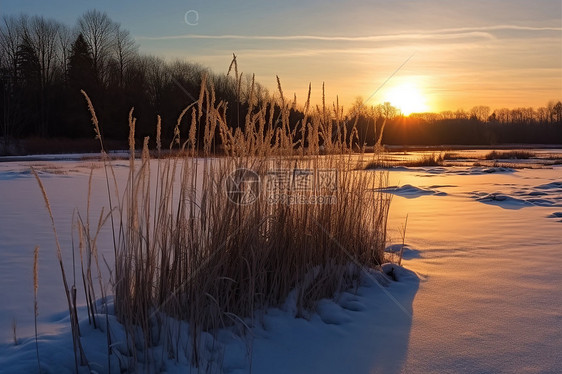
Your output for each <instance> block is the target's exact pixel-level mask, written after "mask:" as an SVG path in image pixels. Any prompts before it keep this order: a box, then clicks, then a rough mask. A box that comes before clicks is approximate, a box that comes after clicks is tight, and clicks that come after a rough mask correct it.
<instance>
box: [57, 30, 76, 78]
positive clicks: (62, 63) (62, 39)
mask: <svg viewBox="0 0 562 374" xmlns="http://www.w3.org/2000/svg"><path fill="white" fill-rule="evenodd" d="M74 40H76V32H74V31H73V30H72V29H71V28H70V27H68V26H66V25H61V26H60V27H59V32H58V44H57V47H58V53H57V56H58V58H59V67H60V69H61V71H62V76H63V81H64V82H65V83H66V82H67V81H68V58H69V57H70V50H71V48H72V43H73V41H74Z"/></svg>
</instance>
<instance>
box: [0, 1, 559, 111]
mask: <svg viewBox="0 0 562 374" xmlns="http://www.w3.org/2000/svg"><path fill="white" fill-rule="evenodd" d="M92 7H95V8H97V9H99V10H102V11H106V12H107V13H108V15H109V16H110V17H111V18H112V19H113V20H114V21H117V22H120V23H121V24H122V25H123V27H124V28H126V29H128V30H129V31H131V33H132V34H133V35H134V36H135V38H136V39H137V41H138V43H139V44H140V46H141V51H142V52H143V53H147V54H154V55H157V56H160V57H164V58H166V59H168V60H173V59H176V58H179V59H187V60H190V61H194V62H198V63H201V64H203V65H206V66H209V67H211V68H212V69H214V70H215V71H217V72H221V71H224V72H226V69H227V68H228V65H229V63H230V58H231V56H232V53H233V52H234V53H236V54H237V56H238V59H239V65H240V69H241V70H242V71H244V72H245V73H249V74H250V73H256V76H257V78H258V80H259V81H261V82H262V83H264V84H265V85H266V86H268V87H269V88H270V89H271V90H274V87H275V76H276V75H279V76H280V78H281V81H282V83H283V88H284V91H285V93H286V94H288V95H289V94H290V95H291V96H292V93H293V92H295V93H297V95H298V96H299V97H300V98H301V101H303V100H304V96H305V94H306V89H307V87H308V83H309V82H312V86H313V89H314V90H315V92H314V96H313V98H316V99H317V98H319V97H320V88H321V86H322V82H326V87H327V94H328V97H329V98H331V99H334V100H335V95H336V94H338V95H339V97H340V101H342V102H344V103H350V102H351V101H353V100H354V99H355V97H357V96H362V97H364V98H367V97H369V96H371V94H372V93H373V92H374V91H376V89H377V88H378V87H380V85H381V84H382V83H383V82H384V81H385V80H386V79H387V78H388V77H389V76H390V75H391V74H392V73H393V72H395V70H396V69H397V68H398V67H399V66H400V65H401V64H402V63H403V62H404V61H406V60H407V59H408V58H409V57H410V56H412V57H411V59H410V60H408V62H407V64H406V65H404V67H403V68H402V69H401V70H400V71H398V72H397V73H396V74H395V75H394V76H393V77H392V78H391V79H390V80H389V81H388V83H387V84H386V85H385V86H384V87H383V88H382V89H380V90H379V91H377V93H376V94H375V95H374V96H373V98H372V101H371V102H370V103H373V104H374V103H376V102H382V101H385V100H386V99H387V98H388V97H389V92H390V91H392V90H394V91H396V90H397V89H398V92H400V89H401V88H400V87H414V89H415V90H417V91H418V93H421V95H422V96H423V98H424V101H425V108H426V109H431V110H445V109H452V110H455V109H457V108H465V109H470V107H472V106H474V105H479V104H485V105H490V106H492V107H493V108H495V107H518V106H542V105H545V104H546V102H547V101H548V100H553V99H556V100H559V99H561V96H562V2H561V1H560V0H535V1H522V0H495V1H494V0H488V1H481V0H476V1H454V0H447V1H445V0H441V1H429V0H416V1H403V0H402V1H401V0H395V1H392V0H385V1H383V0H375V1H318V0H312V1H307V0H301V1H295V0H287V1H250V0H245V1H224V0H219V1H185V0H184V1H177V0H164V1H160V2H157V1H132V0H113V1H106V0H100V1H95V2H92V1H85V0H73V1H70V0H49V1H45V0H43V1H41V0H17V1H16V0H10V1H6V0H0V13H1V14H18V13H20V12H23V13H27V14H30V15H31V14H38V15H44V16H46V17H50V18H55V19H57V20H60V21H62V22H64V23H67V24H70V25H72V24H74V23H75V21H76V19H77V18H78V17H79V16H80V15H81V14H82V13H83V12H85V11H86V10H88V9H91V8H92ZM186 21H187V22H186Z"/></svg>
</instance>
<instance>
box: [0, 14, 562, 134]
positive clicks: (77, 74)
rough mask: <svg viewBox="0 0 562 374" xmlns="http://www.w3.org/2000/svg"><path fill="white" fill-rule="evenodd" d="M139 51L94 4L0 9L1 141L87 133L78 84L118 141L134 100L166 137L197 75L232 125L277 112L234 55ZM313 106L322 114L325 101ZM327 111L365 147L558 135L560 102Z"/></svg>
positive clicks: (141, 125)
mask: <svg viewBox="0 0 562 374" xmlns="http://www.w3.org/2000/svg"><path fill="white" fill-rule="evenodd" d="M138 49H139V47H138V44H137V43H136V42H135V40H134V38H133V37H132V36H131V34H130V33H129V31H127V30H126V29H124V28H123V27H122V26H121V25H120V24H119V23H117V22H115V21H113V20H112V19H110V18H109V16H108V15H107V14H106V13H103V12H100V11H98V10H90V11H87V12H86V13H84V14H83V15H82V16H81V17H80V18H79V19H78V20H77V22H76V24H75V25H73V26H68V25H65V24H62V23H60V22H58V21H56V20H53V19H47V18H45V17H42V16H31V17H30V16H27V15H19V16H13V15H12V16H9V15H6V16H3V17H2V19H1V22H0V112H1V113H0V129H1V132H0V137H2V139H3V140H4V142H7V141H8V140H10V139H21V138H29V137H39V138H49V137H59V138H60V137H64V138H91V137H92V136H93V130H92V127H91V124H90V119H89V114H88V112H87V110H86V108H85V104H84V100H83V98H82V96H81V95H80V90H81V89H83V90H85V91H86V92H87V93H88V95H89V96H90V97H91V98H92V100H93V102H94V105H95V107H96V112H97V115H98V118H99V120H100V122H101V123H102V124H103V132H104V134H103V136H104V137H106V138H109V139H119V140H125V139H126V138H127V136H128V121H127V116H128V112H129V109H130V108H131V107H135V117H137V129H136V134H137V136H138V137H139V138H142V137H144V136H151V137H152V138H153V139H154V136H153V135H154V133H155V123H156V117H157V115H161V117H162V138H163V139H171V138H173V135H174V134H173V131H174V127H175V125H176V120H177V118H178V115H179V114H180V113H181V111H182V110H183V109H184V108H185V107H186V106H187V105H189V104H191V103H193V102H194V101H196V100H197V98H198V95H199V92H200V86H201V83H202V80H203V77H205V80H206V82H208V83H209V84H210V86H212V87H213V93H214V95H215V96H216V99H217V100H218V101H224V102H225V103H228V110H227V111H226V113H225V116H226V118H225V119H226V120H227V123H228V124H229V125H230V126H232V127H237V126H243V124H244V120H243V119H244V118H245V117H246V115H247V112H248V110H249V109H248V108H260V107H265V108H266V110H268V111H273V113H274V114H275V113H277V112H279V111H280V107H279V106H278V105H277V104H276V101H275V95H272V94H270V93H269V92H268V90H267V89H266V88H264V87H263V86H262V85H260V84H259V83H255V82H254V80H253V77H251V76H249V75H246V76H243V74H242V73H239V72H238V68H237V65H236V59H234V60H233V65H231V67H230V69H229V73H228V74H226V75H225V74H215V73H213V72H211V71H209V70H208V69H206V68H205V67H203V66H201V65H198V64H195V63H190V62H186V61H179V60H178V61H173V62H165V61H164V60H163V59H161V58H158V57H155V56H149V55H143V54H140V53H139V51H138ZM250 87H253V89H250ZM250 91H251V93H250ZM250 97H251V99H252V103H251V105H249V103H248V101H249V99H250ZM295 101H296V100H295ZM318 111H322V115H323V116H326V108H325V107H324V108H322V109H318ZM328 111H329V110H328ZM331 116H332V117H333V118H334V120H333V123H332V125H333V126H341V125H342V124H343V125H345V126H347V127H349V131H351V128H352V127H353V126H355V127H356V128H357V133H358V134H359V135H360V136H359V138H360V144H361V145H363V144H364V145H372V144H373V143H374V142H375V141H376V139H377V138H378V137H380V134H383V138H382V139H381V141H382V142H383V143H388V144H443V143H447V144H453V143H458V144H489V143H491V142H536V140H540V142H543V143H544V142H546V141H545V140H548V143H552V142H557V143H562V134H560V128H562V126H559V125H560V124H561V123H562V104H561V103H560V101H558V102H554V101H553V102H549V103H548V105H546V106H545V107H541V108H538V109H533V108H517V109H499V110H495V111H491V110H490V108H489V107H487V106H478V107H474V108H473V109H472V110H470V111H469V112H465V111H463V110H459V111H456V112H451V111H448V112H442V113H419V114H413V115H411V116H409V117H405V116H402V115H401V114H400V112H399V111H398V110H397V109H396V108H394V107H393V106H392V105H390V104H389V103H384V104H380V105H375V106H366V105H365V104H363V103H362V101H361V100H358V101H357V102H356V103H355V104H353V105H352V106H351V108H350V109H349V110H348V111H347V114H346V116H345V121H343V122H342V121H341V119H342V117H343V116H342V114H341V113H340V108H339V106H338V108H334V113H333V114H331ZM304 117H305V115H304V110H303V108H299V107H298V106H297V105H296V104H294V105H293V106H292V107H291V116H290V118H291V121H290V124H289V125H290V126H291V128H296V127H298V126H299V121H301V122H302V120H303V118H304ZM336 118H337V120H336ZM241 119H242V120H241ZM537 125H541V126H537ZM384 127H385V129H384V131H382V130H383V128H384ZM514 134H515V135H518V136H514ZM531 135H532V136H531ZM538 135H540V136H538Z"/></svg>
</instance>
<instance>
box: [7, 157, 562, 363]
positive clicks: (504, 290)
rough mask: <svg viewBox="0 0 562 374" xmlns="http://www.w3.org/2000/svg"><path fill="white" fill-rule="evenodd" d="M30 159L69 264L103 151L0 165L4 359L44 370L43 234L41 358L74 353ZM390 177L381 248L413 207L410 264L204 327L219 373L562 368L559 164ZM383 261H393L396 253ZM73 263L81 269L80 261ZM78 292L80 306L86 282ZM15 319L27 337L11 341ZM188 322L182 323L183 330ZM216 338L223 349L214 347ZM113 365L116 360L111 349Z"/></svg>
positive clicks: (98, 201) (102, 348)
mask: <svg viewBox="0 0 562 374" xmlns="http://www.w3.org/2000/svg"><path fill="white" fill-rule="evenodd" d="M31 165H33V166H34V167H36V169H37V170H38V172H39V173H40V175H41V178H42V180H43V182H44V184H45V187H46V189H47V193H48V195H49V198H50V202H51V206H52V208H53V211H54V216H55V221H56V224H57V229H58V231H59V237H60V238H61V240H62V245H63V251H64V261H65V264H66V266H67V269H71V264H72V242H71V222H72V221H71V220H72V212H73V210H74V209H75V208H76V209H78V210H79V211H80V212H81V213H82V214H85V212H86V196H87V190H88V189H87V186H88V179H89V173H90V170H92V169H93V181H92V184H93V188H92V191H93V194H92V201H93V202H94V203H93V204H92V206H93V207H96V208H95V209H92V212H90V217H91V219H92V220H97V217H98V215H99V209H100V208H101V206H102V205H107V202H106V201H107V198H106V196H105V193H104V191H105V180H104V178H105V177H104V172H103V168H102V165H101V163H99V162H97V161H95V160H87V161H84V160H77V159H73V160H68V159H67V160H33V161H29V160H27V161H26V160H23V161H22V160H20V161H17V162H5V163H0V191H1V192H2V195H1V196H2V197H1V199H0V214H1V216H0V217H1V218H0V256H1V257H0V258H1V259H2V261H0V300H2V304H1V305H0V326H2V327H3V328H2V329H0V373H20V372H36V371H37V359H36V352H35V338H34V329H33V273H32V268H33V250H34V248H35V246H36V245H39V246H40V251H39V290H38V297H39V320H38V322H39V354H40V358H41V364H42V368H43V371H44V372H53V373H55V372H56V373H59V372H60V373H65V372H67V373H71V372H74V358H73V357H74V353H73V349H72V340H71V337H70V327H69V323H68V319H69V317H68V312H67V310H66V300H65V296H64V292H63V289H62V282H61V276H60V271H59V268H58V263H57V260H56V256H55V247H54V240H53V236H52V232H51V229H50V222H49V220H48V215H47V212H46V210H45V207H44V203H43V201H42V197H41V193H40V191H39V188H38V186H37V184H36V181H35V180H34V178H33V177H32V176H31V174H30V173H29V166H31ZM126 166H127V163H126V162H120V161H117V162H116V168H115V171H116V173H117V177H118V179H119V178H126V174H127V167H126ZM491 171H493V172H491ZM365 172H372V171H365ZM389 179H390V181H389V185H390V186H393V187H392V188H389V189H388V190H387V192H389V193H392V194H394V195H395V196H394V197H393V200H392V206H391V212H390V217H389V229H390V232H389V235H390V241H389V248H388V249H387V251H388V252H389V253H395V255H396V253H397V252H399V251H400V249H401V247H402V234H401V232H400V228H401V227H402V226H403V225H404V222H405V217H406V215H408V224H407V229H406V236H405V241H406V245H405V247H404V251H403V261H402V265H403V266H404V267H405V268H406V269H408V270H406V269H404V268H399V267H397V266H395V265H394V270H392V276H393V277H394V278H395V279H396V281H393V280H391V277H389V276H384V275H382V274H380V273H378V272H373V271H367V272H365V273H364V276H363V280H362V284H361V286H360V287H359V288H358V289H357V290H349V291H347V292H344V293H342V294H341V295H338V296H337V297H336V299H335V300H322V301H320V302H319V304H318V307H317V310H316V313H314V314H311V315H310V316H307V318H295V310H294V308H292V305H291V299H290V298H289V299H288V300H287V302H286V303H285V305H284V306H283V307H282V308H279V309H275V308H273V309H269V310H267V311H264V312H263V313H262V314H260V315H259V316H257V317H256V319H255V323H254V326H253V327H252V329H251V331H249V332H247V333H246V334H244V335H243V337H239V336H237V335H235V334H233V332H232V331H228V330H225V331H223V332H221V333H220V334H219V335H218V336H216V337H215V338H213V337H211V336H209V337H207V338H208V340H207V344H206V346H207V347H208V350H209V352H212V353H213V354H214V355H216V357H217V362H218V363H220V366H222V369H223V371H224V372H227V373H247V372H249V371H250V369H251V371H252V372H253V373H288V372H290V373H311V372H319V373H341V372H350V373H396V372H408V373H409V372H414V373H441V372H444V373H446V372H466V373H481V372H505V373H539V372H540V373H544V372H546V373H557V372H562V358H561V356H560V354H559V351H560V349H561V348H562V290H561V288H560V285H561V284H562V272H561V269H562V212H561V210H560V209H561V207H562V167H561V166H553V167H552V168H543V169H511V168H504V167H502V168H487V167H478V168H472V167H435V168H429V167H424V168H396V169H393V170H391V171H390V172H389ZM102 238H103V240H102V242H101V243H100V248H101V249H103V248H105V252H103V255H104V256H105V257H106V259H107V260H108V261H110V260H111V258H112V250H111V249H110V248H111V246H110V239H109V238H107V237H104V236H102ZM384 270H385V272H386V273H390V271H391V270H390V268H389V265H385V268H384ZM67 271H68V270H67ZM67 276H68V277H69V278H70V282H72V278H73V276H72V274H67ZM104 277H105V279H107V278H108V276H107V274H104ZM77 283H79V281H78V280H77ZM79 289H80V288H79ZM79 303H80V304H82V305H83V298H82V296H81V294H80V291H79ZM79 315H80V316H81V317H82V318H84V317H85V319H83V320H82V321H81V329H82V333H83V335H84V338H83V342H84V346H85V347H84V348H85V350H86V354H87V357H88V359H89V360H90V361H91V363H92V365H91V369H92V370H93V371H96V372H105V371H107V353H106V340H105V339H106V335H105V333H104V332H103V331H104V329H105V328H107V327H106V326H105V324H104V323H102V325H103V328H102V330H94V329H93V328H92V327H90V326H89V325H88V323H87V314H86V312H85V310H83V309H82V310H79ZM111 318H112V317H111V315H110V319H111ZM13 319H15V320H16V322H17V338H18V345H14V344H13V341H12V329H11V324H12V320H13ZM100 320H101V321H104V320H105V315H104V316H100ZM170 323H174V322H170ZM176 323H177V322H176ZM110 328H112V333H113V334H114V336H116V337H118V336H119V334H120V333H122V332H120V330H119V326H118V324H117V323H116V322H115V321H111V323H110ZM185 328H186V326H183V325H181V324H180V325H178V329H177V331H179V332H181V331H183V330H184V329H185ZM124 339H125V338H124V337H123V338H122V339H121V340H124ZM215 340H218V342H220V344H221V345H222V346H223V348H222V349H219V350H218V351H217V348H216V347H215V345H214V344H213V342H215ZM116 341H117V342H119V339H116ZM213 347H215V348H213ZM213 349H214V350H215V351H213ZM118 350H119V349H118V347H116V351H118ZM155 354H158V353H157V352H156V353H155ZM160 355H163V353H162V352H160ZM111 365H112V372H117V371H118V369H117V367H118V363H117V362H116V361H112V364H111ZM217 365H218V364H217ZM163 368H164V369H165V371H166V372H168V373H174V372H185V371H186V369H187V368H188V366H187V363H186V362H185V361H182V360H179V361H178V362H176V361H175V360H166V361H165V364H164V366H163Z"/></svg>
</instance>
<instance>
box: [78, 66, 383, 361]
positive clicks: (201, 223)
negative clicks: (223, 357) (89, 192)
mask: <svg viewBox="0 0 562 374" xmlns="http://www.w3.org/2000/svg"><path fill="white" fill-rule="evenodd" d="M231 67H232V66H231ZM233 67H234V71H235V76H236V77H235V79H236V82H235V84H236V85H237V86H240V82H239V80H240V79H241V74H238V71H237V65H236V64H235V61H234V65H233ZM278 85H279V95H278V98H277V99H276V100H275V101H272V102H270V103H268V104H266V105H265V106H264V107H254V106H253V102H252V99H251V97H252V94H253V92H250V111H249V112H248V114H247V116H246V118H245V121H244V124H243V126H241V127H236V128H233V127H230V126H229V125H228V124H227V123H226V120H225V118H226V110H227V103H225V102H218V103H217V102H216V100H215V93H214V89H213V87H212V85H210V84H209V83H207V81H206V79H205V78H203V82H202V85H201V91H200V95H199V99H198V100H197V101H196V102H194V103H191V104H190V105H188V106H187V107H186V108H185V109H184V110H183V111H182V112H181V114H180V116H179V118H178V119H177V123H176V128H175V130H174V138H173V140H172V143H171V144H170V148H172V147H175V148H179V150H180V151H181V154H182V155H183V156H182V157H166V158H160V157H157V158H156V159H151V157H150V152H149V150H148V138H145V139H143V144H142V155H141V158H140V159H137V158H136V157H135V149H136V148H137V144H136V143H135V141H136V137H135V123H136V119H135V118H134V111H133V110H131V112H130V113H129V129H130V133H129V148H130V158H129V175H128V179H127V183H126V185H125V188H124V189H123V190H122V191H120V190H119V188H118V183H117V181H116V178H115V174H114V173H113V171H112V167H111V162H110V161H108V160H107V159H105V160H106V161H105V162H106V179H107V193H108V198H109V202H110V213H109V215H106V216H104V214H103V212H102V214H101V215H100V218H99V220H98V229H97V231H96V233H95V234H89V232H90V224H89V220H86V221H84V220H82V219H81V218H80V219H79V220H80V221H79V223H80V224H79V225H78V226H79V234H80V243H81V244H80V252H81V258H82V261H81V262H82V264H86V266H84V265H83V270H82V274H83V280H84V288H85V289H86V296H87V300H88V302H87V303H88V311H89V314H91V317H92V320H93V322H92V323H95V316H96V314H97V311H96V310H95V302H94V301H95V297H94V295H95V294H94V289H95V287H93V281H92V278H91V272H92V268H94V269H95V268H97V269H98V271H99V261H98V260H97V250H96V249H95V248H96V237H97V235H98V233H99V231H100V230H99V227H101V226H102V225H103V223H104V222H105V221H106V220H109V221H110V222H111V225H112V228H113V233H114V247H115V248H114V254H115V259H114V265H113V268H112V269H111V270H112V271H111V274H112V276H111V284H112V288H113V290H112V291H113V294H114V306H115V315H116V317H117V319H118V321H119V322H120V323H121V324H122V325H123V326H124V329H125V332H126V344H127V347H128V348H127V350H126V352H127V354H128V355H129V357H128V360H126V362H125V363H124V362H123V361H122V362H121V366H122V367H121V369H122V370H140V369H139V368H140V367H142V368H144V370H147V371H150V370H154V369H156V368H157V365H158V362H159V359H158V358H157V357H156V355H154V354H151V352H153V351H152V350H151V349H152V347H155V346H160V347H163V348H164V352H167V357H168V358H176V359H178V358H179V357H180V356H181V355H185V356H186V357H187V358H188V359H189V360H190V362H191V364H192V365H194V366H195V367H198V368H200V369H202V370H204V371H205V370H212V369H213V368H216V365H217V363H213V362H210V361H212V360H211V359H210V358H209V356H208V354H207V353H206V352H207V351H208V349H207V348H206V346H205V344H204V342H203V340H202V337H203V336H208V334H211V335H212V334H215V333H216V332H217V331H218V330H219V329H221V328H234V329H235V331H238V333H239V334H241V335H244V334H245V333H246V332H247V330H248V329H249V328H250V326H251V325H252V324H253V323H254V322H255V321H254V318H255V317H256V316H257V313H256V312H257V311H260V310H264V309H265V308H267V307H271V306H279V305H281V304H283V303H285V302H286V300H292V302H293V303H294V307H295V310H296V315H297V316H301V317H305V316H307V315H308V314H309V313H310V311H311V310H313V309H314V307H315V303H316V301H318V300H319V299H321V298H325V297H333V296H334V295H336V294H337V293H338V292H340V291H343V290H346V289H348V288H350V287H353V286H357V284H358V283H357V282H358V281H359V278H360V272H361V269H362V268H363V267H368V268H376V267H378V266H379V265H380V264H381V263H382V261H383V257H384V247H385V242H386V220H387V214H388V209H389V204H390V199H389V198H388V196H387V195H385V194H384V192H382V191H383V188H381V187H384V186H385V184H386V174H384V173H382V172H381V173H373V172H364V171H357V170H354V166H355V165H356V164H357V159H358V158H361V157H363V156H362V155H357V154H353V153H352V149H353V148H354V147H355V148H357V146H356V144H355V143H356V141H357V131H356V129H354V131H353V130H352V131H351V132H350V133H346V126H344V125H343V124H342V122H343V119H342V118H343V116H342V111H343V110H342V108H341V107H340V106H339V104H337V103H336V104H334V106H333V110H330V109H328V108H327V107H326V105H325V102H324V103H323V105H322V107H316V112H315V113H314V112H312V111H310V113H309V105H310V104H309V100H307V104H306V107H305V113H306V115H305V118H304V120H303V121H302V122H300V123H299V124H297V126H296V127H293V129H291V126H290V124H289V113H290V109H291V107H292V106H294V105H296V104H295V102H294V101H293V102H288V101H287V100H286V99H285V97H284V95H283V91H282V88H281V83H280V81H279V80H278ZM252 91H253V84H252ZM84 96H85V98H86V100H87V103H88V108H89V110H90V112H91V114H92V120H93V122H94V125H95V128H96V133H97V134H98V137H100V136H99V135H100V131H99V124H98V122H97V117H96V115H95V111H94V106H93V104H92V102H91V101H90V99H89V98H88V97H87V95H86V94H85V93H84ZM275 105H277V106H278V107H279V108H280V111H278V113H280V114H279V116H278V117H277V118H274V114H273V113H274V110H273V108H274V106H275ZM184 119H186V120H184ZM160 128H161V119H160V118H159V117H158V119H157V142H156V143H157V155H159V154H160V149H161V144H160V142H161V138H160ZM182 134H187V136H186V137H185V139H184V138H183V135H182ZM217 136H218V138H216V137H217ZM197 138H199V139H202V142H201V143H199V142H198V141H197ZM100 144H101V146H102V151H103V143H102V142H101V137H100ZM217 144H220V146H221V147H222V148H221V149H222V152H223V153H224V156H222V157H215V156H214V153H213V151H214V150H216V149H217ZM305 145H306V146H305ZM321 151H322V152H323V153H326V155H324V156H320V152H321ZM198 156H202V157H198ZM240 169H247V170H251V171H253V172H255V173H256V174H257V175H258V176H259V178H260V179H259V180H260V181H261V184H260V188H259V189H258V190H257V191H258V192H260V193H259V194H258V195H257V196H256V198H255V201H253V202H252V203H251V204H238V203H237V202H236V199H232V195H229V194H228V193H227V191H226V190H225V188H226V186H228V185H229V184H228V183H227V182H228V181H232V176H233V175H237V174H236V173H234V174H233V172H234V171H236V170H240ZM299 170H300V171H306V172H308V173H313V175H314V176H315V178H316V179H315V181H316V183H317V185H316V187H318V188H316V189H305V190H301V189H299V188H298V186H297V185H296V183H294V181H293V182H291V183H288V184H287V185H285V186H283V187H280V188H279V189H278V190H276V191H275V192H276V193H278V194H280V195H282V196H283V198H281V199H277V200H275V199H273V200H272V199H271V195H270V193H271V191H270V190H268V187H271V186H272V185H271V184H268V183H269V182H271V181H272V178H273V177H274V176H275V175H276V174H275V173H278V174H279V173H281V174H284V173H286V172H287V173H289V174H288V175H291V173H293V172H295V171H299ZM322 172H325V173H327V174H329V175H330V176H332V178H335V182H337V183H332V184H331V185H324V186H322V185H320V184H319V183H318V182H319V181H320V179H319V177H318V176H319V175H320V173H322ZM111 186H113V187H111ZM268 191H269V192H268ZM319 195H321V196H322V199H321V200H320V199H318V198H317V196H319ZM294 198H298V199H306V200H307V202H308V203H304V204H303V203H299V204H291V203H288V202H291V201H296V200H294ZM88 206H89V205H88ZM87 216H89V213H88V215H87ZM92 261H93V263H94V264H95V267H93V265H92ZM98 278H101V274H98ZM100 282H101V281H100ZM99 287H100V288H101V289H102V290H103V286H102V285H101V283H100V285H99ZM102 292H103V291H102ZM67 294H68V292H67ZM105 296H106V295H105V294H103V293H102V298H105ZM69 305H70V304H69ZM106 310H107V308H106ZM169 318H173V319H175V320H181V321H185V322H186V323H187V325H188V326H189V340H188V341H184V340H182V339H181V338H180V337H178V333H177V331H176V330H177V328H176V327H175V328H172V327H171V326H172V325H171V324H170V323H169ZM106 320H107V313H106ZM173 337H176V338H173ZM180 342H181V344H180ZM112 346H113V344H112V337H111V334H110V333H109V329H108V349H109V351H110V352H111V347H112ZM109 360H110V361H111V359H109ZM108 365H111V362H109V363H108ZM137 365H140V367H137Z"/></svg>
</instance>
